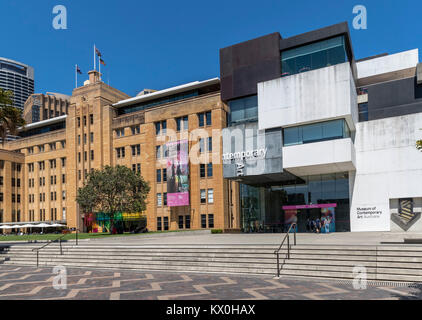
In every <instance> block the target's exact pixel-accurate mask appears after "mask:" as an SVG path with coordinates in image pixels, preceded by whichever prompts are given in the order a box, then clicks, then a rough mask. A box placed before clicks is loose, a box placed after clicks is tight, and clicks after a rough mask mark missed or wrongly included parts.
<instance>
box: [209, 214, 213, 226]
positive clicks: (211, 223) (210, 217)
mask: <svg viewBox="0 0 422 320" xmlns="http://www.w3.org/2000/svg"><path fill="white" fill-rule="evenodd" d="M208 228H214V215H213V214H209V215H208Z"/></svg>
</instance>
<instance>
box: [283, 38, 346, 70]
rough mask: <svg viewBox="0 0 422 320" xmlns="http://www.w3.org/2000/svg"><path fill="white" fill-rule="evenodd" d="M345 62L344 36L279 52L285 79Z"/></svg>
mask: <svg viewBox="0 0 422 320" xmlns="http://www.w3.org/2000/svg"><path fill="white" fill-rule="evenodd" d="M347 60H348V58H347V52H346V44H345V40H344V36H339V37H334V38H331V39H327V40H323V41H318V42H315V43H312V44H308V45H304V46H301V47H297V48H294V49H289V50H286V51H283V52H281V72H282V76H283V77H285V76H289V75H293V74H297V73H302V72H306V71H310V70H315V69H319V68H325V67H328V66H333V65H336V64H340V63H343V62H346V61H347Z"/></svg>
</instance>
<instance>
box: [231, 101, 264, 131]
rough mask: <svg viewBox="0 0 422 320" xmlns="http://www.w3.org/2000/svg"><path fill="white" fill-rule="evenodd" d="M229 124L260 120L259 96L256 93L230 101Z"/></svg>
mask: <svg viewBox="0 0 422 320" xmlns="http://www.w3.org/2000/svg"><path fill="white" fill-rule="evenodd" d="M229 107H230V114H229V124H230V125H233V124H237V123H242V122H251V121H256V120H258V97H257V96H256V95H254V96H250V97H245V98H240V99H235V100H231V101H229Z"/></svg>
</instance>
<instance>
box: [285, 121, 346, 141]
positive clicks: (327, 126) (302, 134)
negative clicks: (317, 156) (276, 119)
mask: <svg viewBox="0 0 422 320" xmlns="http://www.w3.org/2000/svg"><path fill="white" fill-rule="evenodd" d="M283 131H284V145H285V146H291V145H296V144H305V143H311V142H317V141H325V140H333V139H342V138H349V137H350V129H349V126H348V125H347V122H346V121H345V120H344V119H339V120H333V121H326V122H319V123H313V124H308V125H304V126H299V127H292V128H285V129H284V130H283Z"/></svg>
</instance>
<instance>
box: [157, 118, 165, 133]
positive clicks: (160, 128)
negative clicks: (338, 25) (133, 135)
mask: <svg viewBox="0 0 422 320" xmlns="http://www.w3.org/2000/svg"><path fill="white" fill-rule="evenodd" d="M166 132H167V121H166V120H164V121H159V122H155V134H156V135H160V134H166Z"/></svg>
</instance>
